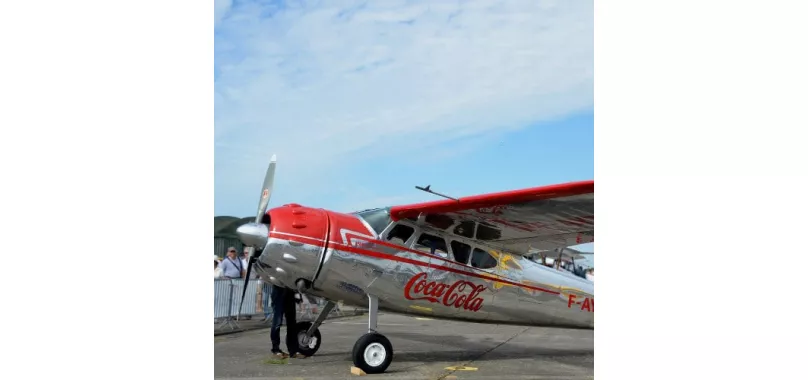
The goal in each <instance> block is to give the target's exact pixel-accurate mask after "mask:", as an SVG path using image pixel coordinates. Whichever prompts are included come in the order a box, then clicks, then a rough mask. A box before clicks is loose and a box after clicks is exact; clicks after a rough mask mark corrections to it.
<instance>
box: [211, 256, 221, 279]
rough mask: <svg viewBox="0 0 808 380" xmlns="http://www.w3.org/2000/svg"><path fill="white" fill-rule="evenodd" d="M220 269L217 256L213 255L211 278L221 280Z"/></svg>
mask: <svg viewBox="0 0 808 380" xmlns="http://www.w3.org/2000/svg"><path fill="white" fill-rule="evenodd" d="M222 276H223V274H222V268H219V256H216V255H213V278H222Z"/></svg>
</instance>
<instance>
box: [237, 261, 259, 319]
mask: <svg viewBox="0 0 808 380" xmlns="http://www.w3.org/2000/svg"><path fill="white" fill-rule="evenodd" d="M253 253H255V248H252V247H250V259H249V261H248V262H247V275H246V276H245V277H244V289H241V302H239V304H238V317H237V318H236V320H239V321H240V320H241V307H242V306H244V297H245V296H247V285H248V284H249V283H250V272H252V266H253V263H254V262H255V255H253Z"/></svg>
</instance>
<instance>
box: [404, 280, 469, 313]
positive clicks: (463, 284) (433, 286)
mask: <svg viewBox="0 0 808 380" xmlns="http://www.w3.org/2000/svg"><path fill="white" fill-rule="evenodd" d="M483 290H485V286H483V285H475V284H474V283H473V282H471V281H465V280H458V281H456V282H455V283H454V284H452V285H447V284H440V283H437V282H435V281H426V273H424V272H421V273H418V274H416V275H415V276H412V278H411V279H410V280H409V281H408V282H407V285H406V286H404V297H405V298H407V299H408V300H412V301H417V300H427V301H429V302H432V303H442V304H443V305H444V306H449V307H454V308H461V307H462V308H463V309H465V310H471V311H477V310H480V308H481V307H483V299H482V298H480V297H479V295H480V293H481V292H482V291H483Z"/></svg>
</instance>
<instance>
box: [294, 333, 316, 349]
mask: <svg viewBox="0 0 808 380" xmlns="http://www.w3.org/2000/svg"><path fill="white" fill-rule="evenodd" d="M297 342H298V345H300V346H301V347H308V348H314V346H315V345H316V344H317V338H316V337H311V338H309V337H308V336H306V332H305V331H301V332H299V333H297Z"/></svg>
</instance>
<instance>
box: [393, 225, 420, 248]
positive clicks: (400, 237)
mask: <svg viewBox="0 0 808 380" xmlns="http://www.w3.org/2000/svg"><path fill="white" fill-rule="evenodd" d="M414 233H415V228H412V227H410V226H408V225H406V224H397V225H396V226H395V227H393V229H391V230H390V232H388V233H387V240H389V241H390V242H391V243H394V244H400V245H404V243H406V242H407V240H409V239H410V236H412V234H414Z"/></svg>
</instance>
